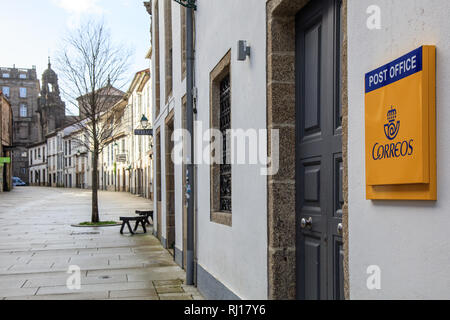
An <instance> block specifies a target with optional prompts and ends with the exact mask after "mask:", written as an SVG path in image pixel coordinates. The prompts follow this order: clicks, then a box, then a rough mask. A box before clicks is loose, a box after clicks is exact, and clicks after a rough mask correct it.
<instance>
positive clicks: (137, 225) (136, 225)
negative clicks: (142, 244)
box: [134, 220, 139, 232]
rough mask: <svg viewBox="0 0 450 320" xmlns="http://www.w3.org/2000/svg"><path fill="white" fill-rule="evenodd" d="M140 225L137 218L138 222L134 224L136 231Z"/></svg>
mask: <svg viewBox="0 0 450 320" xmlns="http://www.w3.org/2000/svg"><path fill="white" fill-rule="evenodd" d="M138 227H139V220H136V224H135V225H134V231H135V232H136V230H137V229H138Z"/></svg>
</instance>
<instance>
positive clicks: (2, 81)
mask: <svg viewBox="0 0 450 320" xmlns="http://www.w3.org/2000/svg"><path fill="white" fill-rule="evenodd" d="M0 89H1V90H2V92H3V93H4V95H5V96H6V97H8V99H9V101H10V103H11V107H12V110H13V119H14V121H13V122H14V125H13V127H14V133H13V145H14V147H15V148H14V150H13V157H14V163H13V176H15V177H19V178H20V179H22V180H23V181H24V182H29V180H28V177H29V174H28V152H27V146H28V145H29V144H33V143H36V142H38V141H39V137H40V130H39V116H38V114H37V111H38V96H39V80H38V78H37V74H36V68H35V67H33V68H32V69H21V68H16V67H15V66H14V67H12V68H5V67H2V68H0Z"/></svg>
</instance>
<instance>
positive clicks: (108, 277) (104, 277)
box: [99, 276, 111, 280]
mask: <svg viewBox="0 0 450 320" xmlns="http://www.w3.org/2000/svg"><path fill="white" fill-rule="evenodd" d="M99 279H105V280H106V279H111V277H110V276H101V277H99Z"/></svg>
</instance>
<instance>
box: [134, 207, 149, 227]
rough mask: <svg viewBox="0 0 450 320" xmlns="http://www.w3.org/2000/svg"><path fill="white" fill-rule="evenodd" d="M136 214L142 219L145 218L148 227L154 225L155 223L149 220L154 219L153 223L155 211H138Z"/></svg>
mask: <svg viewBox="0 0 450 320" xmlns="http://www.w3.org/2000/svg"><path fill="white" fill-rule="evenodd" d="M136 214H138V215H140V216H141V217H145V222H146V223H147V224H148V225H153V223H150V220H148V218H152V222H153V210H136Z"/></svg>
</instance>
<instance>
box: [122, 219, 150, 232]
mask: <svg viewBox="0 0 450 320" xmlns="http://www.w3.org/2000/svg"><path fill="white" fill-rule="evenodd" d="M120 221H122V227H121V228H120V234H123V228H124V227H125V224H126V225H127V226H128V230H130V233H131V234H135V232H136V230H137V228H138V227H139V224H141V225H142V229H143V230H144V233H147V229H146V228H145V223H146V217H145V216H139V217H120ZM130 221H136V225H135V226H134V230H133V229H131V225H130Z"/></svg>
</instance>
